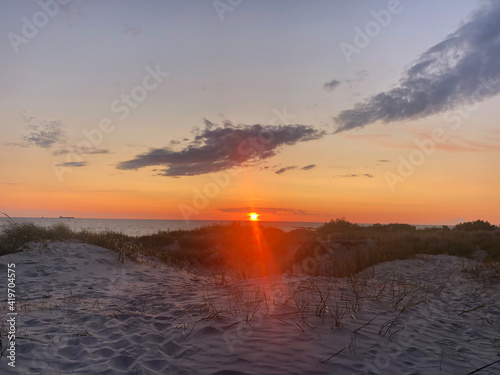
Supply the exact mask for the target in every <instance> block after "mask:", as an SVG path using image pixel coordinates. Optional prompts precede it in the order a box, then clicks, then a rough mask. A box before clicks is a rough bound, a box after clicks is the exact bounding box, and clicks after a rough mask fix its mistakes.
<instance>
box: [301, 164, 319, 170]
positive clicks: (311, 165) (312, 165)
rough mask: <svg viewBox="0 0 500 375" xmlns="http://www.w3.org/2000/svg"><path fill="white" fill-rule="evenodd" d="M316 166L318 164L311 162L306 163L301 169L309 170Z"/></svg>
mask: <svg viewBox="0 0 500 375" xmlns="http://www.w3.org/2000/svg"><path fill="white" fill-rule="evenodd" d="M314 167H316V164H309V165H306V166H305V167H302V168H300V169H302V170H304V171H308V170H310V169H313V168H314Z"/></svg>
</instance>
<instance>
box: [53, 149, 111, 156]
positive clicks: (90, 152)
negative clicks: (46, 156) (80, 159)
mask: <svg viewBox="0 0 500 375" xmlns="http://www.w3.org/2000/svg"><path fill="white" fill-rule="evenodd" d="M73 153H77V154H80V155H97V154H109V150H107V149H103V148H88V147H69V148H62V149H60V150H57V151H54V152H52V154H53V155H67V154H73Z"/></svg>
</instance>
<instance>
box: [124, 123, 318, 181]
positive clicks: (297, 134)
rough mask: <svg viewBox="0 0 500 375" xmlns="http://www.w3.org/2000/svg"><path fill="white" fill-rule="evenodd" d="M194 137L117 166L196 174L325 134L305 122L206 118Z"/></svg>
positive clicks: (266, 155) (271, 153) (258, 157)
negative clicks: (239, 122)
mask: <svg viewBox="0 0 500 375" xmlns="http://www.w3.org/2000/svg"><path fill="white" fill-rule="evenodd" d="M193 133H194V138H193V139H192V140H190V141H189V142H188V143H187V145H184V146H182V148H180V149H175V150H174V149H173V148H171V147H164V148H155V149H151V150H149V151H148V152H146V153H143V154H140V155H137V156H136V157H135V158H134V159H131V160H128V161H123V162H121V163H119V164H118V165H117V168H118V169H122V170H132V169H139V168H144V167H149V166H156V165H160V166H165V167H166V168H165V169H163V170H162V171H161V173H160V174H161V175H163V176H169V177H177V176H195V175H201V174H205V173H212V172H218V171H223V170H226V169H230V168H232V167H234V166H238V165H246V164H245V163H248V162H250V161H256V160H264V159H268V158H270V157H273V156H274V155H276V154H277V153H278V151H279V149H280V148H281V147H284V146H292V145H294V144H296V143H299V142H307V141H310V140H314V139H319V138H321V137H323V136H325V135H326V132H325V131H323V130H317V129H315V128H313V127H311V126H307V125H258V124H257V125H237V126H234V125H232V124H231V123H229V122H226V123H225V124H224V126H219V125H216V124H214V123H212V122H210V121H208V120H205V128H204V129H203V130H200V129H196V128H195V129H194V131H193Z"/></svg>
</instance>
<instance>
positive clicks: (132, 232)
mask: <svg viewBox="0 0 500 375" xmlns="http://www.w3.org/2000/svg"><path fill="white" fill-rule="evenodd" d="M12 220H14V221H15V222H17V223H23V222H32V223H34V224H36V225H40V226H46V227H48V226H51V225H53V224H57V223H64V224H66V225H67V226H68V227H69V228H70V229H72V230H75V231H80V230H82V229H88V230H91V231H94V232H102V231H107V230H110V231H113V232H121V233H124V234H127V235H129V236H142V235H147V234H152V233H156V232H158V231H159V230H163V231H168V230H176V229H183V230H190V229H195V228H200V227H204V226H208V225H213V224H230V223H232V222H231V221H220V220H219V221H212V220H190V221H185V220H140V219H80V218H30V217H16V218H12ZM8 221H9V219H8V218H6V217H2V218H0V229H1V228H2V226H4V225H6V224H7V223H8ZM242 223H248V222H242ZM259 223H260V225H265V226H272V227H275V228H279V229H282V230H284V231H286V232H288V231H291V230H293V229H297V228H317V227H319V226H321V225H322V224H324V223H315V222H290V221H260V222H259Z"/></svg>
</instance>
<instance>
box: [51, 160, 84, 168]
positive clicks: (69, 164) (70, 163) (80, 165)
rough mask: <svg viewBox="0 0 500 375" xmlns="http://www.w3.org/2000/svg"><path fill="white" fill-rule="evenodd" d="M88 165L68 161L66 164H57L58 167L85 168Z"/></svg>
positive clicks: (81, 162) (82, 162)
mask: <svg viewBox="0 0 500 375" xmlns="http://www.w3.org/2000/svg"><path fill="white" fill-rule="evenodd" d="M86 165H87V162H86V161H68V162H66V163H61V164H57V166H58V167H76V168H78V167H85V166H86Z"/></svg>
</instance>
